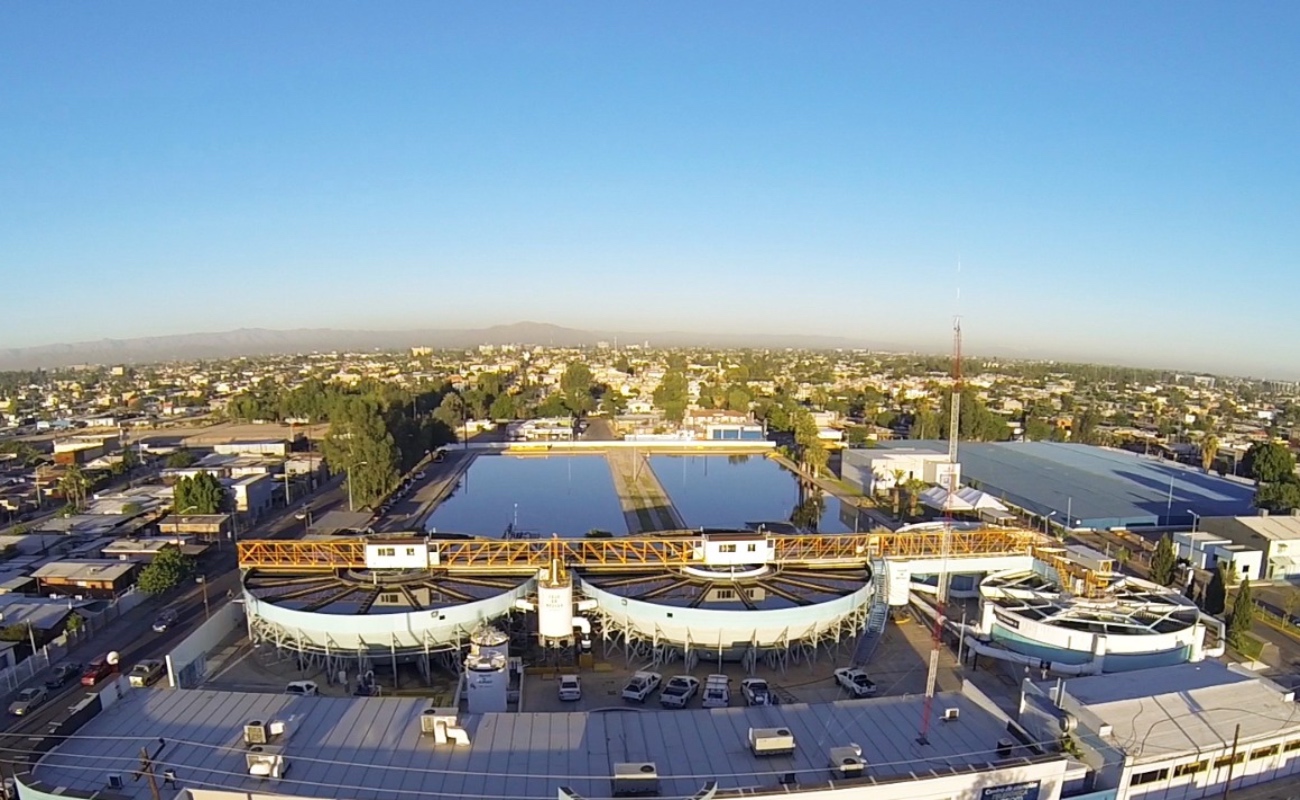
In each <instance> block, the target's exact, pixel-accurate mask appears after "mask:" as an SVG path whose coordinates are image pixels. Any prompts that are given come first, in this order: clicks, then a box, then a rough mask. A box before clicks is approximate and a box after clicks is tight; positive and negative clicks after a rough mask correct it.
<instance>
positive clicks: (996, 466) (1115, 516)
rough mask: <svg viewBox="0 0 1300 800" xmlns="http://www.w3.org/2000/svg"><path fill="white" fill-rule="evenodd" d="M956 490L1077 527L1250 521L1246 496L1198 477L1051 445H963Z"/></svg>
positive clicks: (911, 444) (1164, 465)
mask: <svg viewBox="0 0 1300 800" xmlns="http://www.w3.org/2000/svg"><path fill="white" fill-rule="evenodd" d="M894 444H895V443H891V442H881V443H880V446H879V448H878V450H876V451H867V452H880V453H888V452H890V451H891V450H894V449H902V450H904V451H907V450H913V449H916V448H919V447H925V448H928V449H931V450H934V451H935V452H941V451H943V452H946V450H947V446H948V445H947V443H946V442H933V441H910V440H909V441H905V442H899V443H897V445H898V447H897V448H895V447H894V446H893V445H894ZM958 458H959V460H960V461H961V467H962V482H963V483H971V482H972V481H973V482H975V483H978V484H979V488H980V489H982V490H984V491H986V492H988V493H989V494H991V495H993V496H994V497H997V498H999V499H1005V500H1007V501H1009V502H1011V503H1013V504H1014V505H1017V506H1020V507H1021V508H1025V509H1028V510H1030V511H1032V512H1034V513H1036V514H1051V513H1052V512H1056V515H1055V517H1053V522H1061V521H1064V519H1065V516H1066V514H1067V513H1069V514H1070V516H1071V517H1073V519H1074V520H1075V525H1076V526H1078V527H1117V526H1121V525H1152V524H1156V523H1157V520H1158V519H1160V518H1162V517H1169V516H1172V517H1173V519H1174V520H1175V522H1177V523H1184V522H1185V523H1187V524H1191V522H1192V519H1193V518H1192V516H1191V515H1190V514H1188V509H1190V510H1191V511H1194V512H1196V514H1198V515H1200V516H1202V517H1213V516H1234V515H1238V514H1247V513H1250V511H1251V508H1252V500H1253V499H1254V489H1253V487H1251V486H1248V485H1244V484H1239V483H1235V482H1233V481H1229V480H1226V479H1224V478H1220V477H1217V476H1214V475H1207V474H1206V473H1204V472H1201V471H1200V470H1196V469H1191V468H1188V467H1185V466H1183V465H1179V464H1173V463H1171V462H1168V461H1164V460H1162V459H1155V458H1146V457H1143V456H1139V455H1137V454H1135V453H1129V452H1126V451H1123V450H1114V449H1110V448H1105V447H1092V446H1089V445H1082V444H1063V443H1059V442H963V443H961V446H960V448H959V450H958Z"/></svg>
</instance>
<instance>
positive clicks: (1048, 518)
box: [1043, 511, 1056, 536]
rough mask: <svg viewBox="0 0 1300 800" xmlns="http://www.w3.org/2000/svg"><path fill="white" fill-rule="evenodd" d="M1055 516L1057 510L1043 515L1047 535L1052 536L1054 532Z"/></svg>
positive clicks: (1044, 529)
mask: <svg viewBox="0 0 1300 800" xmlns="http://www.w3.org/2000/svg"><path fill="white" fill-rule="evenodd" d="M1054 516H1056V512H1055V511H1053V512H1052V513H1050V514H1048V515H1047V516H1045V517H1043V534H1044V535H1045V536H1050V535H1051V534H1052V517H1054Z"/></svg>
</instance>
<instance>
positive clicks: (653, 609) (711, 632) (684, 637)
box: [579, 579, 875, 648]
mask: <svg viewBox="0 0 1300 800" xmlns="http://www.w3.org/2000/svg"><path fill="white" fill-rule="evenodd" d="M579 584H580V585H581V587H582V591H583V592H584V593H585V594H586V595H587V596H588V597H590V598H592V599H594V600H595V601H596V603H597V604H598V605H599V606H600V609H601V611H602V613H603V614H604V615H605V616H606V617H607V618H608V619H613V620H616V621H617V622H618V623H620V624H621V625H623V626H625V627H627V628H630V629H634V630H636V631H637V632H638V633H639V634H641V635H642V636H643V637H645V638H647V639H656V640H658V641H660V642H662V643H664V644H682V643H685V642H691V643H692V644H693V646H695V647H697V648H709V647H716V646H718V645H719V644H720V645H721V646H722V647H724V648H731V647H744V646H748V645H749V644H750V643H753V644H756V645H757V646H759V647H770V646H773V645H777V644H779V643H781V642H793V641H797V640H799V639H804V638H809V637H811V636H812V635H813V634H815V633H818V632H821V631H825V630H827V629H831V628H833V627H835V626H836V625H837V624H838V623H839V622H840V621H841V620H842V619H843V618H844V617H846V616H848V615H850V614H852V613H853V612H854V611H855V610H858V609H861V608H865V607H866V606H868V605H870V604H871V599H872V596H873V595H874V593H875V589H874V587H873V586H872V583H871V581H867V582H866V583H864V584H863V585H862V587H861V588H860V589H858V590H857V591H856V592H854V593H852V594H850V595H846V596H844V597H840V598H837V599H835V600H828V601H826V602H825V603H817V604H815V605H810V606H799V607H795V608H774V609H769V610H759V611H720V610H713V609H706V608H684V607H682V606H670V605H664V604H661V603H651V602H646V601H645V600H634V599H632V598H630V597H623V596H622V595H619V594H615V593H614V592H609V591H605V590H604V589H601V588H599V587H597V586H595V585H593V584H591V583H588V582H587V581H583V580H582V579H579Z"/></svg>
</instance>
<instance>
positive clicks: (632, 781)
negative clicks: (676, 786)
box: [612, 761, 659, 797]
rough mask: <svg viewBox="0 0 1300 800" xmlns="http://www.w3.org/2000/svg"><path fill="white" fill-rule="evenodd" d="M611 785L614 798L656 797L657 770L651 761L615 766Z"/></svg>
mask: <svg viewBox="0 0 1300 800" xmlns="http://www.w3.org/2000/svg"><path fill="white" fill-rule="evenodd" d="M612 784H613V790H614V792H613V793H614V796H615V797H646V796H653V795H658V794H659V770H658V769H656V768H655V765H654V762H652V761H643V762H632V763H620V764H615V765H614V780H613V781H612Z"/></svg>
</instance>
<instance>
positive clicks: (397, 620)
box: [243, 580, 533, 654]
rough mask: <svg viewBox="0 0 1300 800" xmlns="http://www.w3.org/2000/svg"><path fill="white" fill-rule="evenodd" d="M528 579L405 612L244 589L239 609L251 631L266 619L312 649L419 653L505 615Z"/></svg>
mask: <svg viewBox="0 0 1300 800" xmlns="http://www.w3.org/2000/svg"><path fill="white" fill-rule="evenodd" d="M532 583H533V582H532V581H531V580H530V581H526V582H524V583H523V584H522V585H520V586H517V587H515V588H514V589H508V590H505V591H502V593H501V594H499V595H496V596H495V597H489V598H487V599H485V600H478V601H476V602H473V603H463V604H461V605H457V606H448V607H446V608H435V609H430V610H426V611H413V612H410V613H406V614H319V613H314V612H311V611H298V610H296V609H292V608H285V607H284V606H277V605H275V604H274V603H271V602H268V601H266V600H261V599H258V598H257V597H256V596H254V595H253V594H251V593H250V592H249V591H248V590H247V589H245V590H243V593H244V609H245V611H246V613H247V614H248V618H249V624H250V627H252V628H253V629H254V630H257V629H258V625H259V623H261V624H270V625H272V626H275V627H277V628H279V629H280V630H281V631H282V632H283V633H284V634H287V635H288V636H290V637H293V638H294V639H296V640H297V646H298V647H300V648H301V649H304V650H313V651H315V652H337V653H340V654H342V653H345V652H352V653H355V652H358V651H366V650H373V651H380V652H383V653H390V652H392V651H393V650H394V649H396V650H397V651H398V652H399V653H401V652H424V651H425V649H426V648H437V647H439V646H441V645H444V644H452V643H456V642H461V643H464V642H465V641H466V640H467V639H468V638H469V634H470V633H471V632H472V631H473V630H474V628H475V627H477V626H478V624H479V623H480V622H483V621H485V620H487V621H490V620H494V619H497V618H500V617H504V616H506V615H507V614H509V613H510V611H511V609H512V608H513V607H514V605H515V601H516V600H519V599H522V598H524V597H527V596H528V594H529V591H530V590H531V588H532Z"/></svg>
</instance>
